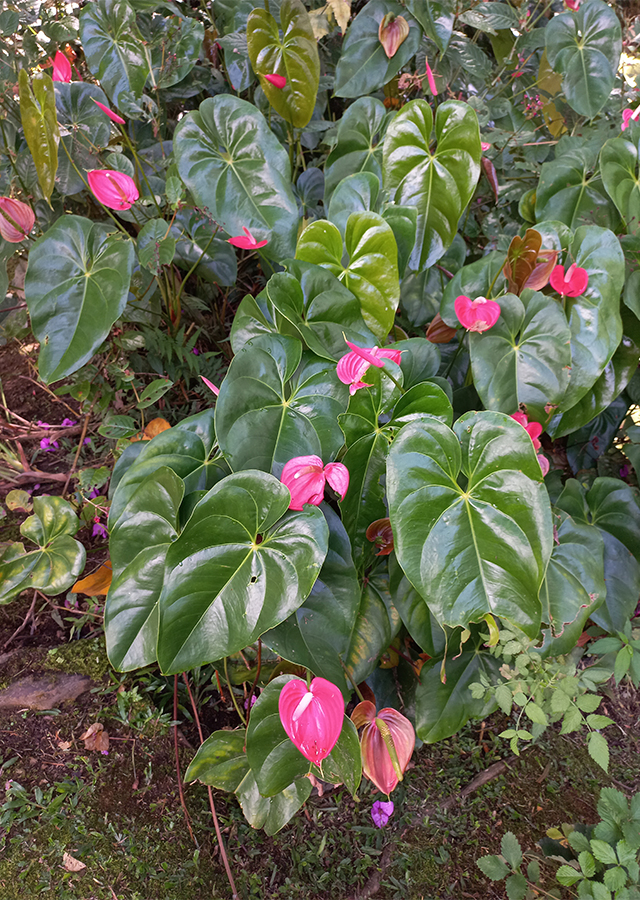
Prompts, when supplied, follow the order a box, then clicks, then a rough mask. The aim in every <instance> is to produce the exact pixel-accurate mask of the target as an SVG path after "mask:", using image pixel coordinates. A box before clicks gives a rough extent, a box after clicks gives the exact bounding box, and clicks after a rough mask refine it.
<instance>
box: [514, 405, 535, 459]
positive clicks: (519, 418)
mask: <svg viewBox="0 0 640 900" xmlns="http://www.w3.org/2000/svg"><path fill="white" fill-rule="evenodd" d="M511 418H512V419H515V420H516V422H518V423H519V424H520V425H522V427H523V428H524V430H525V431H526V432H527V434H528V435H529V437H530V438H531V440H532V441H533V446H534V449H535V450H539V449H540V447H541V446H542V445H541V444H540V441H539V440H538V438H539V437H540V435H541V434H542V425H541V424H540V423H539V422H530V421H529V417H528V415H527V414H526V413H523V412H517V413H514V414H513V415H512V416H511Z"/></svg>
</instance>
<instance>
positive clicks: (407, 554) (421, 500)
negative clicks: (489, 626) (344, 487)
mask: <svg viewBox="0 0 640 900" xmlns="http://www.w3.org/2000/svg"><path fill="white" fill-rule="evenodd" d="M517 426H518V423H517V422H515V421H514V420H513V419H511V418H509V417H508V416H506V415H503V414H502V413H495V412H480V413H467V414H465V415H464V416H462V417H461V418H460V419H458V421H457V422H456V423H455V426H454V431H451V429H449V428H448V427H447V426H446V425H445V424H444V423H443V422H441V421H440V420H438V419H436V418H433V419H432V420H431V421H430V422H429V423H428V424H426V423H425V422H424V421H422V422H417V423H411V424H409V425H407V426H406V427H405V428H404V429H403V430H402V431H401V432H400V434H399V435H398V437H397V438H396V439H395V441H394V442H393V444H392V446H391V451H390V453H389V460H388V463H387V493H388V498H389V515H390V518H391V524H392V527H393V534H394V538H395V550H396V556H397V558H398V561H399V562H400V565H401V566H402V568H403V569H404V571H405V573H406V575H407V577H408V578H409V580H410V581H411V583H412V584H413V585H414V587H415V588H416V589H417V590H419V591H420V593H421V594H422V596H423V597H424V598H425V600H426V602H427V604H428V605H429V608H430V610H431V612H432V613H433V614H434V615H435V617H436V618H437V619H438V621H439V622H440V624H443V625H449V626H451V627H454V626H456V625H461V626H463V627H467V626H468V624H469V623H470V622H474V621H479V620H480V619H482V618H483V617H484V616H485V615H486V614H487V613H492V614H495V615H498V616H502V617H504V618H506V619H508V620H509V621H511V622H513V623H514V624H515V625H517V626H518V627H519V628H521V629H522V630H523V631H524V632H525V633H526V634H527V635H530V636H531V637H536V636H537V634H538V629H539V627H540V615H541V606H540V601H539V600H538V591H539V588H540V585H541V583H542V579H543V577H544V572H545V568H546V565H547V561H548V559H549V556H550V554H551V549H552V547H551V544H552V528H551V510H550V507H549V498H548V495H547V492H546V490H545V488H544V485H543V484H542V483H541V478H542V475H541V472H540V465H539V463H538V460H537V458H536V455H535V451H534V449H533V444H532V443H531V440H530V438H529V436H528V435H527V433H526V432H525V431H524V429H523V428H522V426H520V427H517ZM461 474H462V476H463V478H462V479H461V482H462V483H460V481H459V479H460V475H461Z"/></svg>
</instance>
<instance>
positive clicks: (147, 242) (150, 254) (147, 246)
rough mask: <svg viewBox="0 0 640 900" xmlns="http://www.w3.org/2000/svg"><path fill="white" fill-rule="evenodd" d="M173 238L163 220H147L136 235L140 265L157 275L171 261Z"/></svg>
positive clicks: (174, 247)
mask: <svg viewBox="0 0 640 900" xmlns="http://www.w3.org/2000/svg"><path fill="white" fill-rule="evenodd" d="M175 251H176V242H175V238H174V237H173V235H172V234H171V229H170V228H169V227H168V225H167V223H166V222H165V220H164V219H149V221H148V222H147V223H146V224H145V225H144V226H143V228H142V230H141V231H140V234H139V235H138V259H139V260H140V265H141V266H144V267H145V269H149V271H150V272H153V274H154V275H159V274H160V272H161V271H162V267H163V266H168V265H169V263H171V262H172V261H173V255H174V253H175Z"/></svg>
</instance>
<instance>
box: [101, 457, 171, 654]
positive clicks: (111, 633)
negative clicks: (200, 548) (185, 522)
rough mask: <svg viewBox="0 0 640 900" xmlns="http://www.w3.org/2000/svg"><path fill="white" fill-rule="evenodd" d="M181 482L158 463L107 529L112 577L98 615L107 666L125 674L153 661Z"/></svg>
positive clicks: (138, 485)
mask: <svg viewBox="0 0 640 900" xmlns="http://www.w3.org/2000/svg"><path fill="white" fill-rule="evenodd" d="M183 495H184V482H183V481H182V479H181V478H179V477H178V476H177V475H176V474H175V472H174V471H173V469H170V468H168V467H167V466H161V467H160V468H158V469H157V470H156V471H155V472H151V473H150V474H149V475H147V477H146V478H145V479H144V481H142V482H140V483H139V484H137V485H136V487H135V489H134V490H133V492H132V493H131V496H130V498H129V500H128V502H127V504H126V506H125V507H124V509H123V510H122V512H121V514H120V516H119V517H118V518H117V520H116V521H115V523H114V524H113V526H112V528H111V533H110V536H109V552H110V556H111V564H112V568H113V578H112V582H111V587H110V588H109V593H108V595H107V602H106V606H105V614H104V630H105V635H106V640H107V654H108V656H109V660H110V662H111V665H112V666H113V667H114V668H115V669H117V670H118V671H120V672H129V671H131V670H132V669H138V668H140V667H141V666H148V665H150V664H152V663H154V662H155V661H156V643H157V638H158V600H159V597H160V592H161V590H162V585H163V580H164V562H165V557H166V555H167V550H168V549H169V547H170V546H171V543H172V541H175V540H176V538H177V537H178V509H179V507H180V503H181V501H182V497H183Z"/></svg>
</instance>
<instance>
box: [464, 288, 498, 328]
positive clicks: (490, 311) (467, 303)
mask: <svg viewBox="0 0 640 900" xmlns="http://www.w3.org/2000/svg"><path fill="white" fill-rule="evenodd" d="M454 309H455V311H456V316H457V317H458V320H459V322H460V324H461V325H464V327H465V328H467V329H468V330H469V331H478V332H483V331H487V329H489V328H493V326H494V325H495V324H496V322H497V321H498V319H499V318H500V304H499V303H496V302H495V301H494V300H487V298H486V297H476V299H475V300H472V299H471V298H470V297H465V296H464V294H463V295H461V296H460V297H457V298H456V302H455V303H454Z"/></svg>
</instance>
